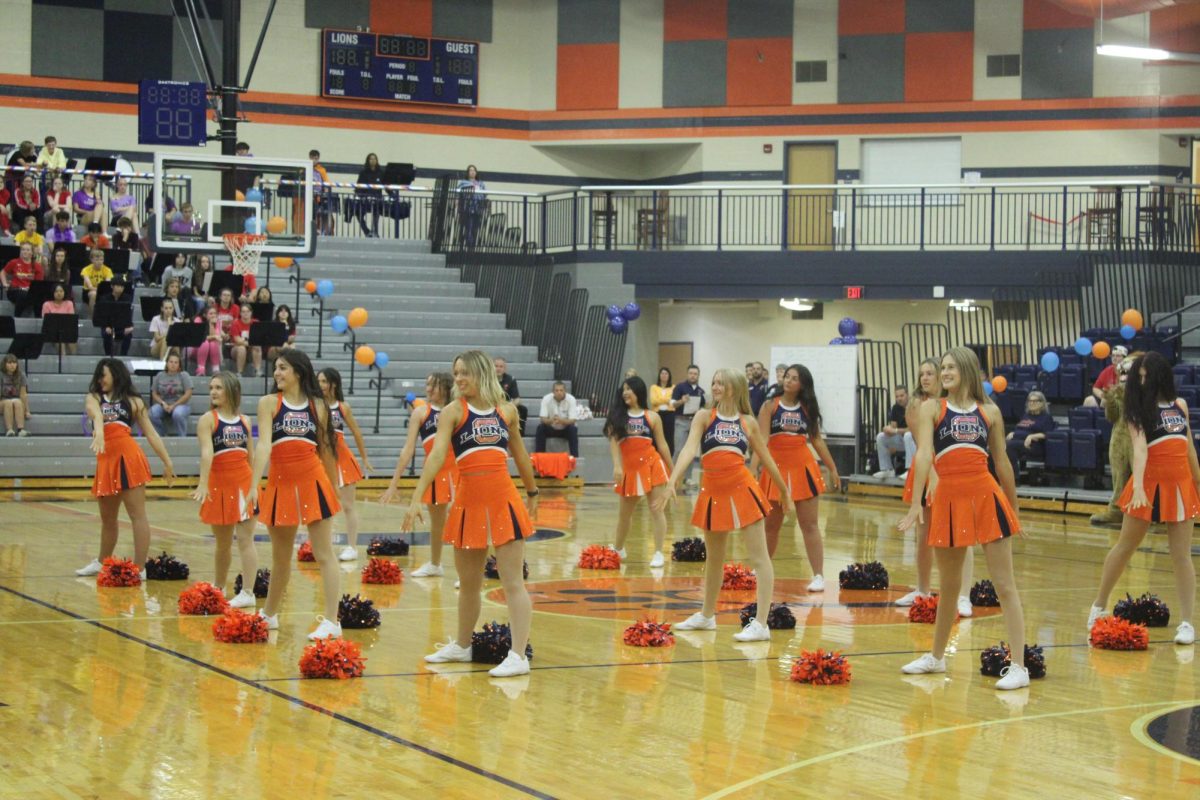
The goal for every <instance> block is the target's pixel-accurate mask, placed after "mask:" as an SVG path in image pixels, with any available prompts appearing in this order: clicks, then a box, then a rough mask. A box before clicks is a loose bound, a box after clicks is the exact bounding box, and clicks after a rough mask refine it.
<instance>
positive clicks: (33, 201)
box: [13, 189, 42, 211]
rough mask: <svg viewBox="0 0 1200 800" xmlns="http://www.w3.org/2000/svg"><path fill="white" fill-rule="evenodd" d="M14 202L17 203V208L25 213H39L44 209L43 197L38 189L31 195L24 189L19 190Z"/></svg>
mask: <svg viewBox="0 0 1200 800" xmlns="http://www.w3.org/2000/svg"><path fill="white" fill-rule="evenodd" d="M13 200H14V201H15V202H16V204H17V208H20V209H22V210H24V211H37V210H38V209H39V208H41V207H42V196H41V194H39V193H38V190H37V189H34V190H33V192H32V193H31V194H29V195H26V194H25V190H24V189H18V190H17V193H16V195H15V196H14V197H13Z"/></svg>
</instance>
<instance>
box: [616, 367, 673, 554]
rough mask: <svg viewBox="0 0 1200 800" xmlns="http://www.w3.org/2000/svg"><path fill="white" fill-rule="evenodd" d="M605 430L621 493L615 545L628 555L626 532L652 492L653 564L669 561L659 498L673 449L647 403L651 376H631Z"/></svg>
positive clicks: (656, 415) (618, 492) (665, 531)
mask: <svg viewBox="0 0 1200 800" xmlns="http://www.w3.org/2000/svg"><path fill="white" fill-rule="evenodd" d="M604 435H605V436H607V437H608V448H609V451H610V453H611V455H612V460H613V491H615V492H616V493H617V494H618V495H619V496H620V498H621V507H620V509H619V510H618V512H617V537H616V544H615V549H616V551H617V553H619V554H620V556H621V560H622V561H624V560H625V538H626V537H627V536H629V525H630V523H631V522H632V521H633V510H634V509H635V508H636V507H637V504H638V500H640V499H641V498H642V497H645V496H647V495H648V496H649V498H650V502H649V505H650V516H651V518H652V520H653V523H654V555H653V556H652V557H651V559H650V567H651V568H652V569H657V568H659V567H661V566H662V565H663V563H664V558H663V540H664V539H665V538H666V534H667V515H666V513H665V512H664V511H663V510H662V509H661V508H655V501H656V500H658V499H659V498H660V497H661V496H662V494H663V492H665V491H666V489H664V488H663V487H665V486H666V484H667V472H668V471H669V470H670V469H671V451H670V450H669V449H668V448H667V440H666V438H665V437H664V436H663V429H662V421H661V420H660V419H659V417H658V414H657V413H656V412H654V411H651V410H650V409H648V408H646V382H645V381H643V380H642V379H641V378H639V377H637V376H636V375H634V376H631V377H629V378H626V380H625V382H624V383H622V384H621V391H620V392H618V393H617V402H616V403H614V404H613V408H612V410H611V411H610V412H608V421H607V422H605V423H604Z"/></svg>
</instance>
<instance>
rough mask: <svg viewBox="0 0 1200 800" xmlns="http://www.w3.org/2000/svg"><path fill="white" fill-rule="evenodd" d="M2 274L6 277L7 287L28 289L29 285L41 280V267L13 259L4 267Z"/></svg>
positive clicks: (30, 262)
mask: <svg viewBox="0 0 1200 800" xmlns="http://www.w3.org/2000/svg"><path fill="white" fill-rule="evenodd" d="M4 274H5V275H7V276H8V285H9V286H10V287H11V288H13V289H28V288H29V284H30V283H32V282H33V281H40V280H41V279H42V274H43V273H42V265H41V264H35V263H34V262H32V261H22V260H21V259H19V258H14V259H13V260H12V261H9V262H8V263H7V264H5V265H4Z"/></svg>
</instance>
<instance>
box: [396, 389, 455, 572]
mask: <svg viewBox="0 0 1200 800" xmlns="http://www.w3.org/2000/svg"><path fill="white" fill-rule="evenodd" d="M453 388H454V376H452V375H451V374H450V373H449V372H434V373H431V374H430V375H429V377H428V378H426V379H425V397H426V399H427V400H428V403H427V404H426V405H424V406H422V407H420V408H417V409H415V410H414V411H413V412H412V416H410V417H409V418H408V438H407V439H405V441H404V449H403V450H401V451H400V458H399V459H398V460H397V461H396V471H395V472H393V473H392V482H391V483H389V484H388V487H387V489H386V490H384V492H383V494H382V495H380V497H379V502H381V503H385V504H386V503H390V502H392V501H393V500H394V499H396V497H397V495H398V494H399V493H400V477H401V476H402V475H403V474H404V468H405V467H406V466H407V465H408V464H409V463H411V462H412V458H413V453H414V452H416V449H417V441H418V440H419V441H420V442H421V447H422V448H424V450H425V462H426V464H428V463H429V454H430V453H431V452H432V451H433V442H434V439H435V437H436V436H437V425H438V418H439V417H440V416H441V413H442V409H443V408H444V407H445V405H446V404H447V403H448V402H450V393H451V392H452V391H453ZM456 483H458V466H457V465H456V464H455V462H454V453H453V452H447V453H446V460H445V461H444V462H443V463H442V468H441V469H440V470H438V473H437V475H436V476H434V479H433V481H432V482H431V483H430V484H429V488H427V489H426V490H425V493H424V494H423V495H421V502H422V503H424V504H425V507H426V508H428V509H429V561H427V562H425V563H424V564H422V565H421V566H420V567H418V568H417V569H416V570H414V571H413V573H412V576H413V577H414V578H440V577H442V575H443V574H444V570H443V569H442V536H443V535H444V533H445V530H446V512H447V511H448V510H449V508H450V504H451V503H452V502H454V484H456Z"/></svg>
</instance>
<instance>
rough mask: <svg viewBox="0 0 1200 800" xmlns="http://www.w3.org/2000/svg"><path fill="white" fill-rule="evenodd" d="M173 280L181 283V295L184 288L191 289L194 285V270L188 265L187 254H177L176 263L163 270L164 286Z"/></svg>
mask: <svg viewBox="0 0 1200 800" xmlns="http://www.w3.org/2000/svg"><path fill="white" fill-rule="evenodd" d="M173 280H174V281H179V288H180V293H181V294H182V292H183V287H184V286H188V287H190V286H191V285H192V268H191V267H190V266H189V265H188V258H187V255H186V254H185V253H176V254H175V263H173V264H172V265H171V266H169V267H167V268H166V269H164V270H163V273H162V283H163V285H164V286H165V285H166V284H168V283H170V282H171V281H173Z"/></svg>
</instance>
